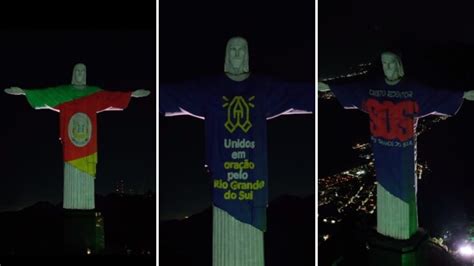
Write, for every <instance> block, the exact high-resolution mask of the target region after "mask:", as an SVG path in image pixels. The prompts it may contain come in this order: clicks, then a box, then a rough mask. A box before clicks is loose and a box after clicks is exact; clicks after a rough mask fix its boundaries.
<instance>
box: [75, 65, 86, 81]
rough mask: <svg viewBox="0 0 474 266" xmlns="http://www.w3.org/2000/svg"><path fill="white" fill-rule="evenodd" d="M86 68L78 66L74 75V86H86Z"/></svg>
mask: <svg viewBox="0 0 474 266" xmlns="http://www.w3.org/2000/svg"><path fill="white" fill-rule="evenodd" d="M86 74H87V73H86V66H85V65H84V64H76V65H75V66H74V70H73V73H72V84H73V85H86V81H87V79H86V77H87V75H86Z"/></svg>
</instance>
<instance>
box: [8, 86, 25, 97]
mask: <svg viewBox="0 0 474 266" xmlns="http://www.w3.org/2000/svg"><path fill="white" fill-rule="evenodd" d="M4 91H5V93H8V94H11V95H25V91H24V90H22V89H21V88H19V87H10V88H8V89H5V90H4Z"/></svg>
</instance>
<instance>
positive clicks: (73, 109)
mask: <svg viewBox="0 0 474 266" xmlns="http://www.w3.org/2000/svg"><path fill="white" fill-rule="evenodd" d="M5 92H6V93H8V94H12V95H25V96H26V98H27V100H28V103H29V104H30V105H31V106H32V107H33V108H35V109H51V110H54V111H56V112H59V113H60V138H61V142H62V144H63V156H64V199H63V208H64V209H77V210H92V209H94V208H95V203H94V179H95V176H96V164H97V113H99V112H102V111H112V110H123V109H125V108H126V107H127V106H128V103H129V101H130V97H145V96H147V95H149V94H150V92H149V91H147V90H136V91H134V92H111V91H105V90H102V89H100V88H98V87H94V86H87V85H86V66H85V65H84V64H77V65H75V66H74V70H73V75H72V82H71V84H70V85H61V86H57V87H51V88H46V89H34V90H30V89H28V90H26V89H21V88H18V87H11V88H8V89H5Z"/></svg>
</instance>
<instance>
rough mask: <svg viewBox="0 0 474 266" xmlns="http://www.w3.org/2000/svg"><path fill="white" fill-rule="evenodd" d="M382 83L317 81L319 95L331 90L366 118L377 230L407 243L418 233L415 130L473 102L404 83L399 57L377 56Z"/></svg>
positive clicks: (469, 95)
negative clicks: (421, 122)
mask: <svg viewBox="0 0 474 266" xmlns="http://www.w3.org/2000/svg"><path fill="white" fill-rule="evenodd" d="M381 60H382V65H383V71H384V74H385V79H384V80H382V79H380V80H377V81H361V82H357V83H352V84H342V85H331V87H329V85H328V84H325V83H322V82H319V83H318V90H319V91H321V92H326V91H329V90H331V91H332V92H333V93H334V94H335V95H336V98H337V99H338V100H339V102H340V103H341V105H343V106H344V108H346V109H355V108H357V109H360V110H362V111H364V112H366V113H368V114H369V117H370V131H371V135H372V136H371V140H372V149H373V152H374V156H375V170H376V176H377V181H378V182H377V231H378V232H379V233H380V234H382V235H385V236H389V237H392V238H395V239H409V238H410V237H411V236H413V235H414V234H415V233H416V231H417V230H418V215H417V203H416V193H417V180H416V174H415V166H416V134H415V130H416V125H417V121H418V118H421V117H424V116H427V115H430V114H444V115H454V114H456V113H457V111H458V110H459V108H460V107H461V104H462V102H463V98H464V99H467V100H470V101H472V100H474V91H468V92H464V93H463V92H453V91H447V90H438V89H433V88H430V87H428V86H426V85H423V84H420V83H417V82H414V81H411V80H407V79H406V78H404V76H405V72H404V70H403V64H402V61H401V59H400V57H399V56H398V55H397V54H395V53H392V52H384V53H382V55H381Z"/></svg>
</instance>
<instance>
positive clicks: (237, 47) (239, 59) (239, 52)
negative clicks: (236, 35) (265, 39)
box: [229, 39, 247, 69]
mask: <svg viewBox="0 0 474 266" xmlns="http://www.w3.org/2000/svg"><path fill="white" fill-rule="evenodd" d="M246 53H247V45H246V44H245V43H244V42H243V41H242V40H239V39H237V40H234V41H232V42H231V43H230V45H229V61H230V64H231V65H232V67H234V68H237V69H238V68H241V67H242V64H243V63H244V58H245V54H246Z"/></svg>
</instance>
